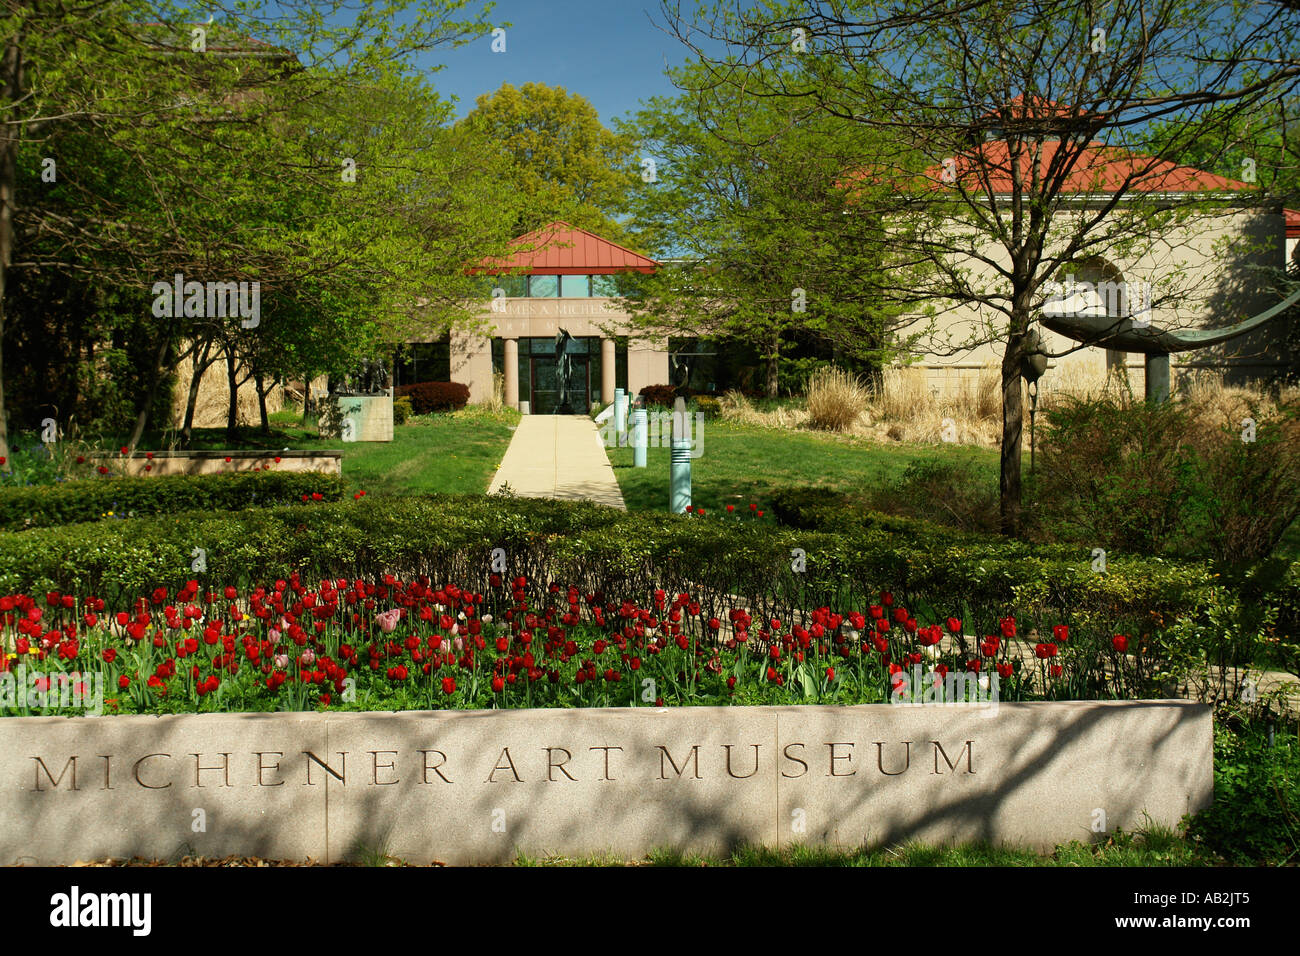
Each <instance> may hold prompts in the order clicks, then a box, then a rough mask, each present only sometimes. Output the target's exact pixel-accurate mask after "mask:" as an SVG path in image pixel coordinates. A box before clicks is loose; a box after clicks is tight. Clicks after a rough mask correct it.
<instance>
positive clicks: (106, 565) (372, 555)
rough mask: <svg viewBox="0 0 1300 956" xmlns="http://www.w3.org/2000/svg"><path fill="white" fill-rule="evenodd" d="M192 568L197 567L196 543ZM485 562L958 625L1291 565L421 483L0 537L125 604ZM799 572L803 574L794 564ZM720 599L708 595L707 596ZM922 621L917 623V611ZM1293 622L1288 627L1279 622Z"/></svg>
mask: <svg viewBox="0 0 1300 956" xmlns="http://www.w3.org/2000/svg"><path fill="white" fill-rule="evenodd" d="M196 548H201V549H202V550H203V554H204V562H203V563H204V565H205V566H206V569H205V570H204V571H201V572H199V571H195V570H193V568H194V567H195V559H194V555H195V549H196ZM497 549H500V551H499V552H497V553H496V555H495V558H496V559H497V560H498V561H500V560H504V562H505V567H506V570H507V573H508V574H510V575H520V574H522V575H524V576H526V577H527V578H528V579H529V582H530V585H529V586H530V587H534V586H545V585H546V584H548V583H549V582H552V581H554V582H559V583H561V584H574V585H577V586H579V587H581V588H583V589H584V590H588V591H603V592H605V593H606V594H609V595H613V596H622V595H628V596H643V595H645V594H646V593H647V592H648V591H650V590H652V589H655V588H663V589H665V590H668V591H670V592H678V591H689V592H691V593H692V594H696V595H702V596H704V597H706V598H707V599H708V603H709V604H715V603H716V606H718V607H722V606H724V605H725V606H728V607H729V606H731V603H732V601H731V600H730V599H727V600H725V601H724V600H722V598H723V595H727V594H730V595H733V596H734V597H735V598H737V599H739V600H741V601H743V602H744V603H745V604H746V605H747V606H749V607H751V608H753V609H754V611H755V612H756V613H757V614H761V615H766V616H774V617H779V618H783V619H787V620H788V619H790V617H789V615H791V614H792V613H793V612H794V611H796V610H798V609H808V608H811V607H815V606H818V605H820V604H831V605H833V606H835V607H837V608H841V609H847V608H859V609H860V608H863V607H865V606H866V605H868V604H874V603H878V601H879V593H880V591H881V590H889V591H892V592H893V593H894V595H895V597H896V599H897V600H898V601H899V602H900V603H904V604H906V606H907V607H909V608H912V609H913V610H914V612H916V613H917V614H918V617H920V616H921V615H926V616H928V619H929V620H930V621H934V620H942V619H943V617H944V616H947V615H956V616H959V617H962V618H963V620H965V621H966V629H967V633H997V620H998V618H999V617H1001V616H1004V615H1007V614H1012V613H1014V614H1015V615H1017V616H1018V617H1019V619H1020V622H1021V624H1020V626H1021V628H1022V630H1024V631H1028V630H1029V628H1031V627H1035V626H1037V627H1039V628H1040V629H1042V628H1046V627H1050V626H1051V625H1052V624H1057V623H1065V624H1078V625H1084V626H1093V627H1113V628H1115V629H1116V630H1117V631H1122V632H1124V633H1129V634H1141V633H1146V632H1148V631H1149V630H1150V629H1151V628H1152V627H1153V626H1159V624H1160V623H1161V622H1162V621H1165V622H1167V621H1168V620H1169V618H1170V616H1179V615H1182V614H1187V613H1193V612H1196V611H1197V610H1199V609H1202V608H1204V607H1206V606H1207V605H1209V604H1213V603H1215V602H1222V600H1223V599H1224V595H1225V592H1226V591H1233V593H1236V594H1240V593H1241V592H1242V591H1243V590H1249V589H1252V588H1253V589H1254V595H1255V597H1256V598H1257V599H1258V600H1260V601H1265V602H1269V603H1272V604H1275V605H1277V606H1278V607H1279V608H1280V609H1282V610H1283V612H1284V613H1283V614H1282V615H1281V617H1280V619H1279V630H1281V622H1282V620H1283V619H1286V609H1287V608H1290V609H1291V611H1290V612H1289V613H1291V614H1294V609H1295V608H1296V607H1300V600H1298V599H1297V595H1298V594H1300V564H1297V565H1292V566H1288V567H1285V568H1281V569H1276V568H1274V569H1271V571H1269V572H1268V573H1265V571H1263V570H1258V571H1257V573H1255V574H1254V575H1253V576H1252V577H1249V578H1246V579H1241V580H1235V581H1231V582H1230V581H1227V580H1226V579H1225V578H1223V577H1221V574H1220V572H1219V571H1218V570H1217V569H1216V568H1214V567H1213V566H1211V565H1210V564H1208V563H1205V562H1196V561H1174V560H1169V559H1162V558H1149V557H1147V558H1144V557H1130V556H1125V555H1121V554H1112V555H1110V556H1108V561H1107V569H1106V571H1105V572H1104V573H1096V572H1094V571H1093V570H1092V566H1091V565H1092V562H1091V554H1090V553H1089V552H1087V551H1084V550H1078V551H1076V552H1070V551H1069V550H1068V549H1065V548H1060V549H1055V550H1054V551H1052V552H1051V553H1047V554H1038V553H1035V551H1034V550H1033V549H1032V548H1030V547H1028V546H1024V545H1019V544H1015V543H1008V542H1005V541H1001V540H997V539H992V540H989V539H984V538H979V537H976V536H970V535H948V536H947V537H944V536H942V535H941V534H939V533H937V532H936V533H933V534H931V533H924V534H922V533H910V532H906V531H899V530H889V529H883V528H877V529H872V528H860V529H856V530H852V531H843V532H827V531H805V530H801V529H796V528H782V527H774V526H772V525H770V524H766V523H763V522H754V521H742V520H731V519H724V518H716V519H715V518H699V517H687V516H677V515H666V514H660V513H648V512H646V513H633V514H627V513H624V512H620V511H615V510H612V509H608V508H602V507H600V506H597V505H591V504H585V503H570V502H559V501H547V500H534V499H515V498H485V497H478V496H450V495H433V496H423V497H409V498H396V499H387V500H384V499H374V498H363V499H361V500H360V501H355V500H352V499H348V500H345V501H341V502H335V503H326V502H320V503H313V504H311V505H308V506H304V505H302V504H301V503H299V504H298V505H295V506H279V507H269V508H259V509H254V510H245V511H242V512H238V513H230V512H222V511H221V510H219V509H212V508H209V509H208V510H202V511H191V512H184V513H176V514H166V515H158V516H155V517H147V518H134V519H129V520H125V521H100V522H95V523H87V524H78V525H65V526H61V527H53V528H46V529H34V530H28V531H22V532H3V533H0V594H5V593H14V592H18V591H29V592H32V593H43V592H45V591H47V590H59V591H63V592H74V593H80V594H87V593H90V594H95V595H97V596H99V597H101V598H104V599H105V600H118V601H122V600H128V599H130V598H133V597H135V596H137V595H140V594H147V593H149V592H151V591H152V590H153V589H154V588H156V587H159V586H162V587H166V588H168V589H175V588H178V587H180V586H181V585H182V584H183V583H184V582H185V581H187V580H191V579H197V580H198V581H199V582H200V584H201V585H208V586H213V587H221V586H224V585H226V584H233V585H235V586H239V587H242V586H244V585H246V584H248V583H251V582H258V583H261V582H273V581H275V580H276V579H278V578H283V577H286V576H288V575H289V574H290V573H292V572H295V571H296V572H298V573H300V574H301V576H302V577H303V579H304V580H307V581H311V580H320V579H321V578H324V577H329V578H337V577H349V578H353V577H358V576H367V577H369V576H376V575H383V574H394V575H400V576H410V575H420V574H423V575H427V576H428V577H430V578H431V579H433V580H435V581H452V582H457V583H460V584H461V585H462V586H466V587H476V588H483V589H486V585H487V576H488V574H489V573H490V571H491V567H492V564H493V560H494V552H496V551H497ZM799 567H802V570H797V568H799ZM714 599H716V602H715V600H714ZM923 623H924V622H923ZM1289 633H1294V632H1289Z"/></svg>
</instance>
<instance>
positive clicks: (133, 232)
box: [0, 0, 505, 455]
mask: <svg viewBox="0 0 1300 956" xmlns="http://www.w3.org/2000/svg"><path fill="white" fill-rule="evenodd" d="M403 6H404V4H396V5H393V4H379V3H369V2H367V3H364V4H361V5H356V4H344V3H342V2H332V3H326V4H317V3H311V2H305V0H281V2H276V3H274V4H272V3H269V2H266V3H262V2H254V3H252V4H249V3H242V2H240V3H235V2H230V3H227V4H224V5H223V4H222V3H220V2H218V4H217V5H216V6H215V7H214V6H213V5H212V4H208V5H205V6H204V7H203V10H202V14H199V13H197V12H196V11H193V10H190V9H188V8H187V7H186V6H184V5H183V4H171V3H149V2H140V0H125V2H115V3H112V4H109V5H107V6H105V5H104V4H102V3H98V2H94V3H92V2H79V0H73V2H72V3H62V4H54V3H51V2H47V0H32V2H18V3H12V4H9V5H7V6H6V8H5V10H4V12H3V14H2V15H0V44H3V50H4V52H3V54H0V86H3V92H4V117H3V119H4V123H3V126H2V127H0V342H3V340H4V336H5V325H6V324H7V320H8V313H9V310H8V309H7V308H6V306H7V301H6V295H5V292H6V285H7V280H8V278H9V276H10V273H11V272H12V271H16V270H25V271H31V272H33V273H35V272H38V271H40V270H56V271H61V272H64V273H66V274H68V275H72V276H76V277H77V278H78V281H81V282H84V283H86V284H88V285H89V286H90V287H92V288H115V289H121V290H123V294H124V295H133V296H134V297H135V299H136V306H135V308H137V309H138V310H139V311H135V312H134V315H133V316H132V317H131V321H127V322H125V323H124V327H130V328H134V327H135V326H136V324H137V323H136V321H135V316H144V317H149V304H150V303H149V297H148V295H147V292H148V290H149V289H150V287H151V285H152V283H154V282H156V281H161V280H167V279H170V278H171V277H172V276H173V275H174V274H175V273H181V274H183V275H184V276H186V277H187V278H194V279H197V280H200V281H202V280H219V281H248V282H259V283H262V284H263V286H264V291H265V292H266V293H267V294H268V296H274V295H276V294H277V293H278V294H280V295H288V294H289V293H288V289H289V288H290V287H291V286H295V285H302V286H303V287H305V288H315V289H320V290H328V291H329V292H331V294H332V295H333V299H332V300H331V301H332V304H338V303H347V308H346V309H345V311H344V312H343V313H342V316H341V317H342V318H344V319H347V320H349V321H356V320H357V319H358V318H359V317H361V316H363V315H364V316H366V318H367V320H369V318H370V317H372V316H374V315H376V314H377V315H378V316H379V317H380V319H381V320H383V321H388V319H389V317H390V316H396V315H399V314H402V315H409V314H410V313H411V312H412V303H413V302H414V301H415V300H414V298H413V297H412V296H411V294H410V293H411V290H412V288H413V286H415V285H417V280H418V281H419V282H422V283H423V284H424V286H425V288H426V289H427V287H428V285H430V284H433V285H438V286H443V285H444V283H440V282H438V279H439V278H441V277H446V278H447V280H448V281H447V282H446V283H445V286H446V292H447V294H453V293H454V292H455V291H456V289H455V286H456V283H457V282H458V279H457V278H456V277H457V276H459V275H460V274H461V273H462V272H463V262H464V261H468V260H472V259H473V258H475V256H476V255H478V254H484V253H490V252H492V251H494V250H495V249H497V248H499V247H498V246H497V245H495V244H492V243H489V244H487V245H482V244H480V240H481V239H482V233H475V232H474V230H473V228H469V229H465V230H461V229H460V228H459V227H460V226H461V225H463V223H462V222H459V221H457V220H452V221H451V222H449V223H447V224H446V225H445V226H444V227H443V228H442V229H441V230H435V231H434V234H433V235H432V236H429V235H422V234H419V231H418V230H419V227H421V226H427V225H429V224H430V223H431V221H432V220H433V218H434V217H435V216H436V215H437V213H438V212H439V210H440V209H441V210H443V211H445V210H446V208H447V203H448V202H449V199H448V197H447V196H446V195H443V194H440V190H442V191H443V192H444V193H445V186H446V179H445V178H442V179H439V177H438V174H437V172H436V171H432V175H431V171H430V170H428V169H427V168H422V167H420V166H419V164H418V163H416V162H412V161H411V157H412V156H418V154H419V152H420V150H421V149H422V148H427V146H428V142H427V141H424V142H419V141H417V139H416V137H418V136H419V135H421V134H424V133H426V132H427V131H428V130H429V128H430V122H429V120H430V118H432V119H433V120H434V122H433V125H437V123H438V122H445V121H446V119H447V118H448V113H447V111H446V109H445V106H443V107H438V108H436V109H434V108H432V101H431V100H430V96H429V94H424V93H422V94H420V95H418V96H415V97H414V99H413V101H412V102H408V103H405V104H402V105H403V106H405V107H407V108H409V109H411V110H420V111H423V117H424V121H422V122H420V123H419V124H418V125H417V126H416V127H415V129H414V130H411V131H409V135H406V138H404V139H402V143H403V146H404V148H403V149H401V150H400V151H398V152H397V153H395V154H388V155H384V154H378V153H375V154H373V158H374V160H375V161H374V162H373V163H372V164H371V167H370V169H368V170H367V168H366V165H365V158H366V157H368V156H370V155H371V154H367V153H366V152H365V151H364V149H363V147H364V146H365V145H366V143H367V142H368V140H367V139H366V137H365V135H362V131H363V124H362V123H360V122H358V113H357V111H356V110H355V109H354V110H352V111H344V112H343V113H342V114H341V115H340V116H339V117H338V118H337V119H332V118H330V117H326V116H324V114H323V113H321V112H316V113H315V114H313V113H312V110H313V109H315V108H316V106H317V104H320V103H323V102H325V101H327V100H328V99H329V98H330V97H331V96H336V97H337V96H339V95H340V91H347V92H352V93H355V94H357V99H354V101H353V102H357V101H358V100H359V99H360V98H361V97H360V94H361V91H363V90H365V89H367V88H371V87H376V86H385V87H386V89H387V95H388V96H390V97H391V98H392V99H393V101H394V102H395V103H396V102H397V101H398V100H400V97H401V96H402V95H404V94H408V93H411V92H412V90H413V86H412V84H413V82H414V81H412V80H411V79H410V77H409V59H410V57H411V56H412V55H413V54H415V53H417V52H420V51H423V50H428V49H434V48H437V47H439V46H445V45H449V44H455V43H460V42H465V41H467V40H469V39H471V38H473V37H476V36H481V35H483V34H484V33H485V32H486V31H487V30H488V29H489V28H490V24H489V23H487V22H486V21H485V20H484V19H483V17H484V16H485V15H486V13H487V12H488V10H487V9H486V8H485V9H484V10H482V11H480V12H479V13H478V14H476V15H470V16H466V17H465V18H464V19H461V16H462V14H463V13H464V11H465V10H466V8H467V7H469V6H470V0H436V2H434V3H426V4H421V5H420V7H419V9H417V10H414V11H412V14H411V16H404V17H401V18H393V17H392V16H391V14H393V13H394V12H397V11H398V10H399V9H400V8H402V7H403ZM386 119H387V121H388V124H389V125H388V127H387V129H386V130H383V129H382V128H381V129H380V130H378V131H376V130H375V129H374V128H373V127H370V128H364V133H367V134H368V133H372V132H379V134H380V135H378V136H376V139H377V140H378V141H379V142H381V143H392V142H393V140H394V138H395V137H402V136H403V135H404V134H403V133H402V131H401V130H400V129H399V127H398V124H399V123H400V122H401V117H400V116H399V115H398V111H397V107H396V106H395V107H394V108H393V109H392V110H389V111H388V113H387V114H386ZM304 120H310V122H311V123H313V124H314V125H310V126H305V125H304ZM345 120H348V121H351V122H352V123H353V128H352V131H351V132H352V134H353V135H352V138H351V140H350V141H349V140H347V138H346V137H344V138H341V139H337V140H336V141H335V142H334V144H333V145H336V146H337V145H345V146H348V147H350V150H351V151H350V153H347V154H344V155H342V156H340V155H338V154H337V153H334V154H327V151H326V147H328V146H329V145H330V143H329V135H330V134H331V133H338V132H340V130H341V126H340V124H341V123H342V122H344V121H345ZM304 130H309V131H310V132H311V133H313V134H314V135H310V136H303V135H302V134H303V132H304ZM311 149H315V150H317V152H315V153H314V154H312V153H310V152H309V151H310V150H311ZM358 157H361V159H360V161H358ZM349 159H350V160H353V161H354V164H355V169H356V172H357V175H356V176H355V178H354V180H348V179H347V178H346V177H345V176H343V175H342V167H343V166H344V160H349ZM462 171H463V167H462ZM420 176H423V182H427V184H428V185H427V188H426V187H425V186H418V185H417V182H419V181H420ZM367 177H368V178H369V182H370V185H366V184H367ZM385 182H386V183H387V185H384V184H383V183H385ZM327 183H328V186H329V188H328V189H326V184H327ZM352 186H359V187H360V188H357V189H352V190H349V187H352ZM398 195H401V196H403V197H404V202H403V203H401V204H399V207H398V209H397V210H396V211H395V212H394V211H393V210H391V209H390V208H389V207H388V203H389V202H390V201H391V200H393V199H394V198H395V197H396V196H398ZM464 196H465V192H464V191H461V192H459V193H457V194H456V197H455V199H454V200H452V204H453V205H456V207H457V208H458V209H464V208H466V207H465V206H464V205H462V204H460V203H459V200H460V199H463V198H464ZM504 231H505V230H503V229H493V230H492V232H493V233H495V232H502V233H504ZM453 256H454V257H455V259H456V263H455V266H454V267H453V266H452V264H451V262H450V260H451V258H452V257H453ZM312 278H315V279H316V280H317V285H316V286H315V287H312V286H310V285H308V284H307V281H308V280H310V279H312ZM362 290H364V291H362ZM299 298H301V296H299ZM430 298H432V299H436V300H438V301H442V295H441V293H440V294H438V295H434V296H430ZM323 301H324V297H323V296H322V298H321V299H319V300H318V301H317V304H319V303H320V302H323ZM193 318H196V317H195V316H184V315H182V316H172V317H170V318H169V319H166V321H162V320H158V321H153V322H151V323H145V324H146V325H150V326H151V333H152V334H151V340H150V347H151V348H152V349H153V354H152V358H151V359H150V360H149V361H148V362H147V363H145V364H146V366H147V368H146V372H147V375H146V379H147V380H148V384H147V385H146V386H145V387H146V388H147V390H148V391H149V392H151V393H153V394H157V393H158V391H159V389H160V387H161V380H162V378H163V376H164V372H165V370H166V369H167V368H168V367H169V366H171V365H173V364H174V363H176V362H178V361H180V360H181V359H182V358H183V357H184V350H185V348H187V347H191V346H192V345H194V344H195V343H198V342H201V341H203V339H204V338H205V336H206V337H208V338H211V337H212V336H213V335H214V334H215V332H216V329H215V327H214V326H213V324H212V323H211V322H210V321H208V320H209V319H210V318H211V317H210V316H204V317H203V319H204V321H203V322H202V323H195V324H193V325H192V324H191V323H190V322H189V321H188V320H190V319H193ZM239 328H240V331H241V332H242V331H243V329H244V326H243V324H242V323H241V324H240V327H239ZM187 343H188V345H187ZM4 381H5V377H4V367H3V355H2V354H0V455H3V454H5V452H6V449H7V416H6V415H5V413H4V412H5V408H4V390H3V384H4ZM151 404H152V403H151V402H149V401H142V402H139V403H138V406H139V407H140V408H141V411H140V413H139V415H138V416H137V420H136V423H135V429H134V437H133V439H132V443H134V441H136V440H138V438H139V435H140V434H141V432H142V431H143V428H144V425H145V419H146V417H147V409H148V407H149V406H150V405H151Z"/></svg>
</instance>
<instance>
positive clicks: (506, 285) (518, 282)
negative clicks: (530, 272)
mask: <svg viewBox="0 0 1300 956" xmlns="http://www.w3.org/2000/svg"><path fill="white" fill-rule="evenodd" d="M492 289H501V290H503V291H504V292H505V294H506V298H508V299H522V298H523V297H524V296H526V295H528V276H492ZM492 289H488V295H491V294H492Z"/></svg>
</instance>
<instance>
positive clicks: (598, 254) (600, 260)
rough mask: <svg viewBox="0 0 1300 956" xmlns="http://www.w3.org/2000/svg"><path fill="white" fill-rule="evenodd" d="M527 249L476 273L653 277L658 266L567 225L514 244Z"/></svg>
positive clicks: (486, 264)
mask: <svg viewBox="0 0 1300 956" xmlns="http://www.w3.org/2000/svg"><path fill="white" fill-rule="evenodd" d="M511 245H512V246H523V247H526V248H524V249H523V250H522V251H520V252H516V253H515V254H513V255H510V256H506V257H505V258H503V259H485V260H484V261H483V264H482V265H481V266H479V267H478V268H476V269H473V270H471V271H473V272H487V273H495V272H497V271H506V270H511V271H514V270H520V271H522V273H523V274H524V275H614V274H616V273H619V272H647V273H651V272H654V271H656V270H657V269H658V268H659V263H657V262H655V261H654V260H653V259H648V258H646V257H645V256H643V255H639V254H638V253H635V252H633V251H632V250H631V249H624V248H623V247H622V246H620V245H618V244H617V243H614V242H610V241H609V240H608V239H602V238H601V237H600V236H597V235H595V234H593V233H590V232H587V231H586V230H585V229H575V228H574V227H573V226H570V225H569V224H568V223H567V222H553V223H550V224H549V225H546V226H542V227H541V228H540V229H534V230H533V231H532V232H529V233H525V234H524V235H522V236H519V237H518V238H516V239H513V240H511Z"/></svg>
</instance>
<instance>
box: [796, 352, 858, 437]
mask: <svg viewBox="0 0 1300 956" xmlns="http://www.w3.org/2000/svg"><path fill="white" fill-rule="evenodd" d="M867 399H868V394H867V390H866V388H865V387H864V386H863V385H862V382H861V381H860V380H859V379H858V378H857V377H856V376H853V375H850V374H849V373H848V372H846V371H844V369H841V368H836V367H835V366H827V367H825V368H820V369H818V370H817V371H815V372H813V373H812V375H811V376H810V377H809V379H808V394H807V408H808V424H809V425H810V426H811V427H812V428H816V429H820V430H822V431H833V432H842V431H848V430H849V429H850V428H852V427H853V424H854V423H855V422H856V421H857V420H858V417H859V416H860V415H861V414H862V412H863V409H865V408H866V405H867Z"/></svg>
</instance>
